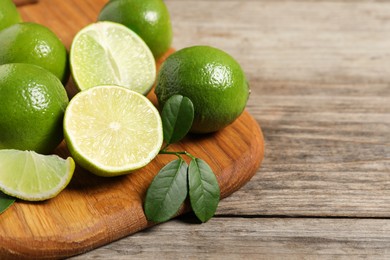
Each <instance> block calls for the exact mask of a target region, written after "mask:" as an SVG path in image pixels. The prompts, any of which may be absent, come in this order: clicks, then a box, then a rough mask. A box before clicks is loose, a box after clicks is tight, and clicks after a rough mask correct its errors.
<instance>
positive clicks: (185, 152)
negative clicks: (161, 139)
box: [159, 149, 195, 159]
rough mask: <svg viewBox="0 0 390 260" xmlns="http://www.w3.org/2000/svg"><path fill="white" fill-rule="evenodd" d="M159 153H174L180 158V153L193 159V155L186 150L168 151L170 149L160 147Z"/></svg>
mask: <svg viewBox="0 0 390 260" xmlns="http://www.w3.org/2000/svg"><path fill="white" fill-rule="evenodd" d="M159 154H172V155H176V156H177V157H180V158H181V155H182V154H184V155H187V156H188V157H190V158H191V159H195V156H193V155H192V154H190V153H189V152H187V151H179V152H170V151H167V150H165V149H162V150H160V152H159Z"/></svg>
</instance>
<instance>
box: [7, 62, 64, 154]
mask: <svg viewBox="0 0 390 260" xmlns="http://www.w3.org/2000/svg"><path fill="white" fill-rule="evenodd" d="M0 104H1V105H0V149H18V150H33V151H36V152H38V153H49V152H51V151H52V150H53V149H54V148H55V147H56V146H57V145H58V144H59V143H60V142H61V141H62V138H63V135H62V119H63V115H64V112H65V108H66V106H67V104H68V96H67V94H66V91H65V89H64V87H63V85H62V84H61V82H60V81H59V79H58V78H57V77H55V76H54V75H53V74H52V73H50V72H48V71H47V70H45V69H43V68H41V67H38V66H36V65H32V64H22V63H13V64H5V65H1V66H0Z"/></svg>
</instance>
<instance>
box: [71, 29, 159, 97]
mask: <svg viewBox="0 0 390 260" xmlns="http://www.w3.org/2000/svg"><path fill="white" fill-rule="evenodd" d="M70 65H71V70H72V75H73V78H74V80H75V82H76V85H77V87H78V88H79V90H85V89H88V88H91V87H94V86H97V85H117V86H123V87H126V88H129V89H131V90H134V91H137V92H138V93H141V94H147V93H148V92H149V91H150V89H151V88H152V86H153V84H154V81H155V79H156V63H155V60H154V57H153V54H152V52H151V51H150V49H149V47H148V46H147V45H146V43H145V42H144V41H143V40H142V39H141V38H140V37H139V36H138V35H137V34H136V33H134V32H133V31H131V30H130V29H129V28H127V27H126V26H124V25H121V24H118V23H114V22H97V23H93V24H90V25H88V26H87V27H85V28H83V29H82V30H81V31H80V32H78V33H77V35H76V36H75V38H74V40H73V42H72V46H71V49H70Z"/></svg>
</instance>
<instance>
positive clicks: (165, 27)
mask: <svg viewBox="0 0 390 260" xmlns="http://www.w3.org/2000/svg"><path fill="white" fill-rule="evenodd" d="M98 20H99V21H112V22H117V23H121V24H123V25H125V26H127V27H128V28H130V29H131V30H132V31H134V32H135V33H137V34H138V35H139V36H140V37H141V38H142V39H143V40H144V41H145V43H146V44H147V45H148V47H149V48H150V50H151V51H152V53H153V55H154V57H155V58H156V59H158V58H160V57H161V56H162V55H163V54H164V53H165V52H166V51H167V50H168V49H169V47H170V46H171V42H172V26H171V20H170V16H169V12H168V9H167V7H166V5H165V4H164V2H163V1H162V0H115V1H110V2H108V3H107V4H106V5H105V6H104V7H103V9H102V10H101V12H100V14H99V17H98Z"/></svg>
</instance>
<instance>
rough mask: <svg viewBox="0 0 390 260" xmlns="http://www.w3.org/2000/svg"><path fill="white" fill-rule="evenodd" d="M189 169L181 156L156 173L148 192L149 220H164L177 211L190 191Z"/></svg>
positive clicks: (147, 212)
mask: <svg viewBox="0 0 390 260" xmlns="http://www.w3.org/2000/svg"><path fill="white" fill-rule="evenodd" d="M187 169H188V165H187V163H186V162H185V161H184V160H183V159H181V158H180V159H177V160H174V161H172V162H170V163H168V164H167V165H165V166H164V168H162V169H161V170H160V172H159V173H158V174H157V175H156V177H155V178H154V179H153V181H152V183H151V184H150V186H149V188H148V191H147V192H146V198H145V205H144V207H145V215H146V217H147V219H148V220H150V221H154V222H163V221H167V220H169V219H170V218H172V217H173V216H174V215H175V214H176V213H177V211H178V210H179V208H180V206H181V204H182V203H183V202H184V200H185V198H186V197H187V193H188V188H187Z"/></svg>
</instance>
